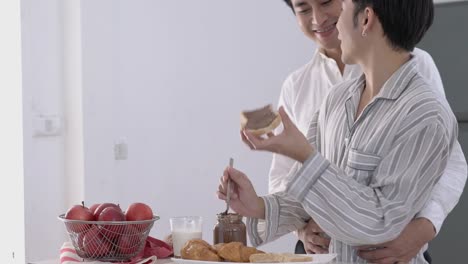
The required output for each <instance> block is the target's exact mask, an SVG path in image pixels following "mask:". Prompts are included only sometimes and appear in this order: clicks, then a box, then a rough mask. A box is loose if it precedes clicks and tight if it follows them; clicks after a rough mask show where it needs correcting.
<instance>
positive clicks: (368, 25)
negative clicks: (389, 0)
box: [361, 7, 377, 36]
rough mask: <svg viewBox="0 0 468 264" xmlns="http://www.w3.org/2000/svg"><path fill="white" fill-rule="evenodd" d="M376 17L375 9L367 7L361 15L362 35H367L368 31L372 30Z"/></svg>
mask: <svg viewBox="0 0 468 264" xmlns="http://www.w3.org/2000/svg"><path fill="white" fill-rule="evenodd" d="M376 19H377V16H376V14H375V12H374V10H373V9H372V8H370V7H366V8H365V9H364V12H362V17H361V26H362V36H367V33H368V32H370V31H371V30H372V28H373V26H374V24H375V21H376Z"/></svg>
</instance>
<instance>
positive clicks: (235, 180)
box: [217, 167, 265, 219]
mask: <svg viewBox="0 0 468 264" xmlns="http://www.w3.org/2000/svg"><path fill="white" fill-rule="evenodd" d="M228 179H231V180H232V182H231V194H230V206H231V208H232V209H233V210H234V211H235V212H236V213H238V214H240V215H242V216H247V217H253V218H259V219H265V202H264V201H263V199H262V198H260V197H258V195H257V193H256V192H255V189H254V187H253V185H252V183H251V182H250V180H249V178H247V176H246V175H245V174H244V173H242V172H241V171H238V170H236V169H234V168H231V167H227V168H226V169H225V170H224V174H223V176H222V177H221V179H220V183H219V186H218V191H217V195H218V198H219V199H221V200H226V198H227V197H226V195H227V182H228Z"/></svg>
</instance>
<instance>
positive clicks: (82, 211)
mask: <svg viewBox="0 0 468 264" xmlns="http://www.w3.org/2000/svg"><path fill="white" fill-rule="evenodd" d="M153 217H154V216H153V212H152V210H151V207H149V206H148V205H146V204H144V203H132V204H130V205H129V207H128V209H127V210H126V211H123V210H122V209H121V208H120V205H118V204H114V203H98V204H93V205H92V206H91V207H90V208H87V207H86V206H85V205H84V202H82V204H81V205H74V206H72V207H71V208H70V209H69V210H68V211H67V212H66V213H65V214H64V215H63V219H66V220H67V221H66V222H65V225H66V228H67V231H68V232H69V234H70V238H71V240H72V243H73V246H74V247H75V249H76V251H77V253H78V255H80V256H82V257H86V258H90V259H104V258H106V259H112V258H113V257H115V255H119V254H120V255H124V256H129V258H130V257H132V256H130V255H135V254H137V253H139V252H138V251H139V250H143V247H142V246H141V245H142V243H145V240H146V237H147V236H148V232H149V229H150V228H151V227H152V226H153V222H154V221H153V222H151V221H147V222H143V223H138V222H137V223H134V221H145V220H153ZM68 220H74V221H68ZM107 222H112V223H107ZM132 222H133V223H132Z"/></svg>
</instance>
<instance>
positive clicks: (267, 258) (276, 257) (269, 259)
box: [249, 253, 312, 263]
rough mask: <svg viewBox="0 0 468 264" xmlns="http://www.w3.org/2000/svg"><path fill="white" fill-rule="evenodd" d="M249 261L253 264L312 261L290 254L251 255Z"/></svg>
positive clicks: (308, 257)
mask: <svg viewBox="0 0 468 264" xmlns="http://www.w3.org/2000/svg"><path fill="white" fill-rule="evenodd" d="M249 260H250V262H253V263H278V262H309V261H312V256H305V255H296V254H292V253H281V254H277V253H265V254H253V255H251V256H250V259H249Z"/></svg>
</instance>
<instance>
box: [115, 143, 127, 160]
mask: <svg viewBox="0 0 468 264" xmlns="http://www.w3.org/2000/svg"><path fill="white" fill-rule="evenodd" d="M114 158H115V160H126V159H127V158H128V145H127V142H125V141H124V140H120V141H118V142H116V143H114Z"/></svg>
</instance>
